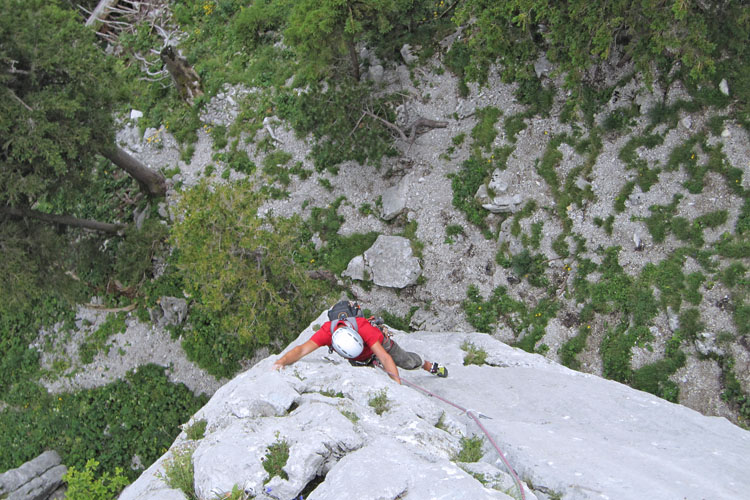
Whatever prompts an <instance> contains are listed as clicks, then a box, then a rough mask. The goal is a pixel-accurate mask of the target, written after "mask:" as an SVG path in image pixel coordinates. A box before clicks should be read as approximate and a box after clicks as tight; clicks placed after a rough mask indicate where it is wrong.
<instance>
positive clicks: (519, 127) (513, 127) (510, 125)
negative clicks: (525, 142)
mask: <svg viewBox="0 0 750 500" xmlns="http://www.w3.org/2000/svg"><path fill="white" fill-rule="evenodd" d="M525 119H526V115H525V114H524V113H519V114H517V115H513V116H507V117H505V122H504V124H503V128H504V129H505V135H506V136H508V139H509V140H510V141H511V142H516V135H518V133H519V132H521V131H523V130H525V129H526V127H527V126H528V125H527V124H526V122H525V121H524V120H525Z"/></svg>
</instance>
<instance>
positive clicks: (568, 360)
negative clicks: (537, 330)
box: [558, 325, 591, 370]
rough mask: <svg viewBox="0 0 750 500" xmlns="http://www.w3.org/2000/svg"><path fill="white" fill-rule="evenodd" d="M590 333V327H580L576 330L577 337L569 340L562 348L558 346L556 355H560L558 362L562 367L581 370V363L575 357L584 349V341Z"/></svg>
mask: <svg viewBox="0 0 750 500" xmlns="http://www.w3.org/2000/svg"><path fill="white" fill-rule="evenodd" d="M590 332H591V326H590V325H586V326H581V328H579V329H578V334H577V335H575V336H573V337H571V338H569V339H568V340H566V341H565V342H564V343H563V345H562V346H560V349H559V350H558V353H559V354H560V362H561V363H562V364H563V365H564V366H567V367H568V368H572V369H573V370H578V369H580V368H581V362H580V361H578V359H576V356H578V354H579V353H580V352H581V351H583V349H584V348H585V347H586V339H587V338H588V336H589V333H590Z"/></svg>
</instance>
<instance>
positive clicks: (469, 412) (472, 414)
mask: <svg viewBox="0 0 750 500" xmlns="http://www.w3.org/2000/svg"><path fill="white" fill-rule="evenodd" d="M373 365H375V366H377V367H378V368H380V369H381V370H383V371H384V372H385V373H387V374H388V375H391V376H395V374H394V373H391V372H389V371H388V370H386V369H385V367H384V366H383V365H381V364H380V363H379V362H378V361H374V362H373ZM399 378H400V379H401V382H403V383H404V384H406V385H408V386H409V387H413V388H414V389H417V390H418V391H421V392H423V393H425V394H427V395H428V396H432V397H434V398H437V399H439V400H440V401H442V402H443V403H447V404H449V405H451V406H453V407H454V408H457V409H458V410H460V411H461V413H464V414H466V415H468V416H469V417H471V419H472V420H474V422H475V423H476V424H477V426H478V427H479V429H480V430H481V431H482V432H483V433H484V435H485V437H486V438H487V440H488V441H489V442H490V444H491V445H492V446H493V447H494V448H495V451H497V454H498V455H500V458H501V459H502V461H503V463H504V464H505V467H507V468H508V470H509V471H510V475H511V476H512V477H513V481H515V483H516V488H518V492H519V493H520V495H521V500H526V494H525V493H524V490H523V485H522V484H521V480H520V479H519V478H518V475H517V474H516V471H514V470H513V467H511V465H510V463H509V462H508V460H507V459H506V458H505V455H504V454H503V452H502V451H501V450H500V447H499V446H498V445H497V443H496V442H495V440H494V439H492V436H491V435H490V433H489V432H488V431H487V429H485V427H484V425H482V422H480V421H479V419H480V418H486V419H491V417H488V416H487V415H484V414H482V413H480V412H478V411H476V410H470V409H467V408H464V407H463V406H459V405H457V404H456V403H454V402H452V401H448V400H447V399H445V398H444V397H441V396H439V395H437V394H435V393H434V392H432V391H429V390H427V389H425V388H424V387H420V386H418V385H417V384H415V383H413V382H409V381H408V380H406V379H405V378H403V377H400V376H399Z"/></svg>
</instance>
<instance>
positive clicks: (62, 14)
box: [0, 0, 116, 207]
mask: <svg viewBox="0 0 750 500" xmlns="http://www.w3.org/2000/svg"><path fill="white" fill-rule="evenodd" d="M0 8H2V12H4V13H6V14H5V15H3V16H2V18H1V19H0V39H1V40H3V43H2V44H0V136H2V138H3V140H2V143H0V167H1V168H0V205H5V206H11V207H31V206H33V205H34V204H35V203H37V202H39V201H43V200H45V199H51V198H53V197H55V196H58V195H60V194H62V195H64V196H66V197H67V196H73V195H74V194H75V193H76V192H79V191H80V190H81V188H82V187H83V186H85V185H87V183H88V179H89V173H90V170H91V168H92V166H93V165H94V162H95V154H96V152H97V151H98V150H99V148H101V147H102V146H104V145H110V144H112V142H113V140H114V121H113V117H112V109H113V102H114V93H113V92H114V91H113V89H115V88H116V85H113V84H112V81H113V80H115V79H116V77H115V72H114V66H113V64H112V61H111V60H110V59H108V58H107V57H106V56H105V54H104V53H103V52H102V51H101V49H100V48H98V47H97V46H96V45H95V35H94V33H93V32H91V31H90V30H88V29H87V28H86V27H84V26H83V24H82V23H81V21H80V19H79V18H78V17H77V16H76V15H75V13H73V12H72V11H70V10H67V9H65V8H63V7H61V6H60V5H59V4H58V2H55V1H46V0H0ZM9 13H12V15H11V14H9Z"/></svg>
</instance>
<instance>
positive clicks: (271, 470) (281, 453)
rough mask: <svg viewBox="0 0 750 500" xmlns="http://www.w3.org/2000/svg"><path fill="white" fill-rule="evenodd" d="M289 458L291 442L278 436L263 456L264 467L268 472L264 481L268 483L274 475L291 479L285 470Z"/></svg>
mask: <svg viewBox="0 0 750 500" xmlns="http://www.w3.org/2000/svg"><path fill="white" fill-rule="evenodd" d="M288 460H289V443H288V442H287V441H286V440H284V439H280V438H279V436H278V435H277V436H276V442H274V443H273V444H270V445H268V448H267V451H266V455H265V456H264V457H263V458H261V461H262V462H263V468H264V469H265V471H266V472H268V477H267V478H266V479H265V480H264V481H263V484H266V483H267V482H268V481H270V480H271V478H272V477H274V476H279V477H281V478H282V479H289V476H288V475H287V473H286V472H285V471H284V467H285V466H286V463H287V461H288Z"/></svg>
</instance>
